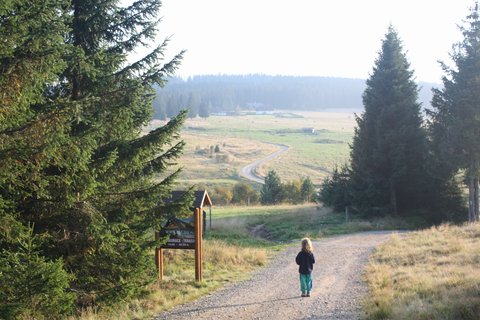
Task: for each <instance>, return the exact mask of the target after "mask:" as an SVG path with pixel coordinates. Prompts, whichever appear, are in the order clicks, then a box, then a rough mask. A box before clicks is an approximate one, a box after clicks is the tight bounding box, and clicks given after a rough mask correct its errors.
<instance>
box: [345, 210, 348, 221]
mask: <svg viewBox="0 0 480 320" xmlns="http://www.w3.org/2000/svg"><path fill="white" fill-rule="evenodd" d="M345 223H348V206H346V207H345Z"/></svg>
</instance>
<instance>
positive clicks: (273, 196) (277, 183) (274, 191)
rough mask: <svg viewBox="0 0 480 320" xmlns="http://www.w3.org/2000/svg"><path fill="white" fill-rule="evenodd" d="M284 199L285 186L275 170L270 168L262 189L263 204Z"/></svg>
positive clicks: (276, 202) (261, 199)
mask: <svg viewBox="0 0 480 320" xmlns="http://www.w3.org/2000/svg"><path fill="white" fill-rule="evenodd" d="M282 200H283V186H282V181H281V180H280V177H279V176H278V174H277V172H276V171H275V170H270V171H269V172H268V173H267V176H266V177H265V183H264V184H263V186H262V190H261V191H260V201H261V202H262V204H279V203H280V202H282Z"/></svg>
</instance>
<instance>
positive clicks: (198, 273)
mask: <svg viewBox="0 0 480 320" xmlns="http://www.w3.org/2000/svg"><path fill="white" fill-rule="evenodd" d="M194 219H195V281H202V215H201V210H200V209H199V208H196V209H195V217H194Z"/></svg>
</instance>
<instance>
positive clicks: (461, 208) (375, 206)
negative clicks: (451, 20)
mask: <svg viewBox="0 0 480 320" xmlns="http://www.w3.org/2000/svg"><path fill="white" fill-rule="evenodd" d="M461 30H462V33H463V36H464V40H463V41H462V42H460V43H459V44H458V45H457V46H456V47H455V48H456V49H455V50H454V52H453V53H452V55H451V57H452V59H453V61H454V63H455V68H449V67H447V66H446V65H443V68H444V70H445V73H446V75H445V76H444V78H443V88H442V89H435V90H434V91H433V98H432V109H431V110H429V111H428V112H427V113H428V121H427V122H426V123H425V122H424V121H423V119H422V116H421V114H420V110H421V109H420V103H419V99H418V90H419V89H418V86H417V84H416V83H415V82H414V81H413V71H411V70H410V65H409V63H408V61H407V59H406V57H405V54H404V52H403V48H402V45H401V41H400V39H399V37H398V34H397V32H396V31H395V30H394V28H393V27H390V28H389V30H388V33H387V34H386V36H385V38H384V40H383V41H382V49H381V52H380V54H379V57H378V58H377V60H376V62H375V67H374V68H373V72H372V74H371V76H370V78H369V79H368V80H367V87H366V89H365V91H364V93H363V105H364V107H365V112H364V113H362V114H361V115H359V116H357V118H356V121H357V127H356V129H355V134H354V138H353V143H352V145H351V153H350V156H351V158H350V163H349V164H346V165H344V166H342V167H340V168H337V169H335V170H334V173H333V175H332V176H331V177H330V178H328V179H326V180H325V181H324V182H323V184H322V188H321V192H320V199H321V200H322V201H323V202H324V203H325V204H327V205H330V206H332V207H335V208H336V209H337V210H343V209H344V208H345V207H347V206H349V207H353V208H355V209H357V210H358V211H360V212H363V213H367V214H369V215H374V216H377V215H384V214H393V215H398V216H407V215H415V216H419V217H422V218H424V219H426V220H429V221H431V222H436V223H438V222H441V221H452V220H453V221H455V220H457V221H458V220H466V218H468V220H469V221H478V219H479V177H480V77H479V75H480V42H479V41H478V39H479V38H480V18H479V8H478V4H475V7H474V8H472V9H471V12H470V14H469V15H468V17H467V20H466V26H464V27H462V28H461ZM459 173H461V174H462V175H463V177H464V178H463V182H465V183H466V185H467V186H468V191H469V199H468V212H469V213H468V216H467V215H466V214H465V213H464V212H465V211H466V208H465V201H464V199H463V196H462V192H461V189H460V185H461V184H460V183H459V181H458V177H459Z"/></svg>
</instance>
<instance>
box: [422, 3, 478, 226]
mask: <svg viewBox="0 0 480 320" xmlns="http://www.w3.org/2000/svg"><path fill="white" fill-rule="evenodd" d="M460 29H461V31H462V34H463V41H462V42H460V43H458V44H457V45H456V46H455V47H454V51H453V53H452V54H451V58H452V60H453V62H454V63H455V68H450V67H448V66H446V65H445V64H443V63H442V66H443V68H444V71H445V73H446V75H445V76H444V77H443V89H441V90H440V89H437V90H434V96H433V99H432V106H433V112H431V113H430V116H431V125H430V130H431V132H432V140H433V145H434V147H435V149H434V150H435V151H436V152H435V155H436V158H437V159H440V160H441V164H440V168H441V169H442V170H443V173H444V174H445V175H447V176H448V175H450V174H451V173H455V172H456V171H457V170H458V169H463V171H464V176H465V182H466V184H467V185H468V190H469V210H468V211H469V215H468V219H469V221H478V219H479V179H480V139H479V137H480V77H479V75H480V11H479V5H478V2H476V3H475V5H474V7H473V8H471V9H470V13H469V15H468V16H467V19H466V21H465V25H464V26H463V27H460Z"/></svg>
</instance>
